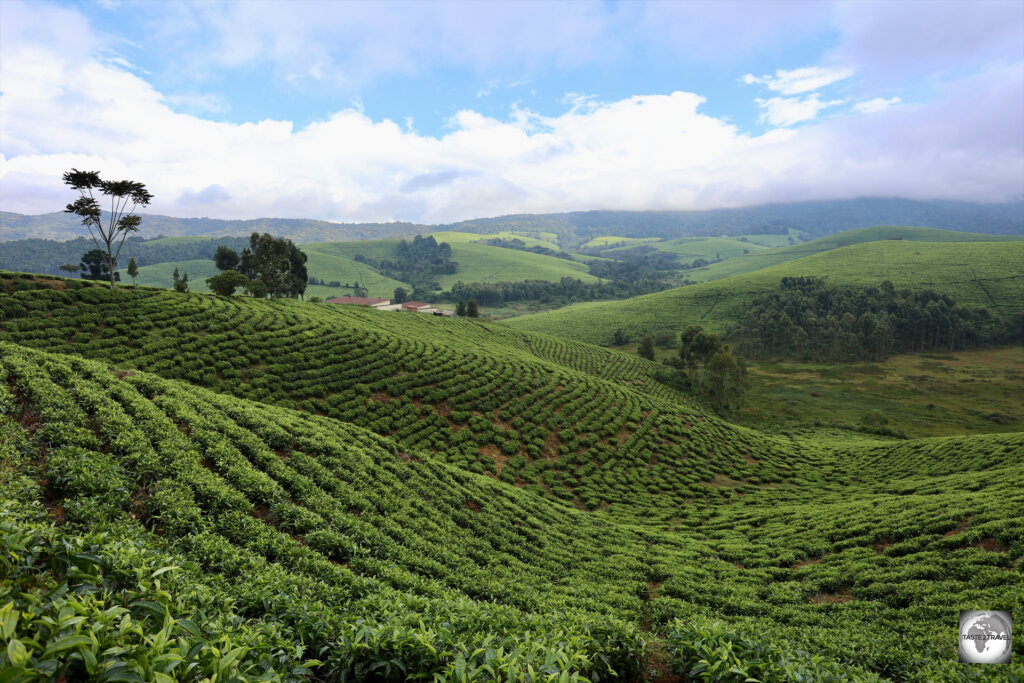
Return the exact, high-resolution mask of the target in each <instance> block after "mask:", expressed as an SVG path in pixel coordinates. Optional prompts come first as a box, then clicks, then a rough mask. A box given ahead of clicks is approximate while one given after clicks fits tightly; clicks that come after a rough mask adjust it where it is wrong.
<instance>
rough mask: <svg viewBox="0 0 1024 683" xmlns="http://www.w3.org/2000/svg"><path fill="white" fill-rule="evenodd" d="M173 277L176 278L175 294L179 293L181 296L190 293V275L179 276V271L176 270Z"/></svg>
mask: <svg viewBox="0 0 1024 683" xmlns="http://www.w3.org/2000/svg"><path fill="white" fill-rule="evenodd" d="M172 277H173V278H174V291H175V292H178V293H179V294H184V293H185V292H187V291H188V273H185V274H184V275H179V274H178V269H177V268H175V269H174V275H173V276H172Z"/></svg>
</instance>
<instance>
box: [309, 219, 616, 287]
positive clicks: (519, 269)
mask: <svg viewBox="0 0 1024 683" xmlns="http://www.w3.org/2000/svg"><path fill="white" fill-rule="evenodd" d="M487 237H488V236H485V235H477V234H472V233H434V238H435V239H437V240H438V241H439V242H448V243H449V244H450V245H451V247H452V260H454V261H456V262H457V263H458V264H459V268H458V271H457V272H456V273H455V274H453V275H441V276H438V278H437V281H438V283H439V284H440V285H441V288H442V289H449V288H450V287H451V286H452V285H453V284H455V283H456V282H459V281H462V282H501V281H516V280H547V281H549V282H557V281H558V280H560V279H562V278H563V277H574V278H578V279H580V280H583V281H584V282H597V281H598V278H596V277H594V276H593V275H590V274H589V273H588V272H587V271H588V269H587V266H586V264H584V263H579V262H577V261H569V260H566V259H560V258H555V257H554V256H545V255H543V254H534V253H530V252H526V251H517V250H515V249H505V248H503V247H492V246H487V245H483V244H474V243H473V242H474V241H475V240H480V239H485V238H487ZM524 241H525V242H527V243H530V240H527V239H524ZM397 243H398V241H397V240H365V241H361V242H324V243H318V244H310V245H304V246H303V250H305V251H306V253H307V254H310V258H311V259H312V258H313V257H312V254H313V253H316V254H320V255H330V256H336V257H341V258H345V259H349V260H352V259H354V257H355V255H356V254H362V255H363V256H366V257H367V258H370V259H373V260H380V259H384V258H392V257H393V252H394V247H395V245H396V244H397ZM537 243H540V242H539V241H538V242H537ZM552 247H553V245H552ZM554 248H557V247H554ZM359 265H360V266H362V264H359ZM362 267H364V268H365V266H362ZM328 272H333V271H328ZM310 274H311V275H316V277H323V278H324V279H326V280H337V279H341V281H342V282H344V281H345V280H344V279H343V278H337V277H332V276H329V275H321V274H318V273H315V272H314V270H313V269H312V268H310ZM391 289H392V290H393V289H394V287H392V288H391ZM381 296H383V294H382V295H381ZM388 296H390V293H389V294H388Z"/></svg>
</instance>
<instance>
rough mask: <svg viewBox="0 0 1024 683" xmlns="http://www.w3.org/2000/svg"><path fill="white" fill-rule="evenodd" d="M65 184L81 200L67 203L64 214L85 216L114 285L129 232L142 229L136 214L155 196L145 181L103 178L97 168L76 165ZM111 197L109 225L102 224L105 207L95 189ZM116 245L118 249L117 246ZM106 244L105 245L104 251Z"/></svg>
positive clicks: (86, 223) (65, 177)
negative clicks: (88, 168)
mask: <svg viewBox="0 0 1024 683" xmlns="http://www.w3.org/2000/svg"><path fill="white" fill-rule="evenodd" d="M63 180H64V184H65V185H67V186H69V187H70V188H71V189H73V190H75V191H77V192H78V195H79V196H78V199H76V200H75V202H74V203H73V204H68V205H67V208H66V209H64V211H65V213H73V214H75V215H76V216H79V217H80V218H81V219H82V224H83V225H84V226H85V227H86V228H88V229H89V236H90V237H92V240H93V242H94V243H95V244H96V248H97V249H99V250H100V251H101V252H104V253H103V256H104V258H105V259H106V261H107V271H108V272H109V274H110V287H111V289H113V288H114V273H115V272H116V271H117V257H118V255H119V254H120V253H121V247H122V246H124V241H125V239H127V237H128V235H130V234H131V233H133V232H138V231H139V223H141V222H142V217H141V216H137V215H136V214H135V210H136V209H137V208H138V207H140V206H147V205H148V204H149V202H150V200H152V199H153V195H152V194H150V192H149V191H148V190H147V189H146V186H145V185H143V184H142V183H138V182H135V181H133V180H102V179H101V178H100V174H99V173H98V172H97V171H79V170H78V169H77V168H73V169H71V170H70V171H68V172H67V173H65V174H64V176H63ZM94 190H95V191H96V192H97V193H99V194H101V195H103V196H104V197H110V211H109V213H108V219H107V225H106V226H104V225H103V209H102V208H100V202H99V200H98V199H97V198H96V195H95V193H94V192H93V191H94ZM115 245H116V248H115ZM103 247H106V250H105V251H104V249H103Z"/></svg>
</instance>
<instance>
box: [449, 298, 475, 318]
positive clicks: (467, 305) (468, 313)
mask: <svg viewBox="0 0 1024 683" xmlns="http://www.w3.org/2000/svg"><path fill="white" fill-rule="evenodd" d="M455 315H457V316H459V317H460V318H479V317H480V305H479V304H478V303H477V301H476V299H470V300H469V301H463V300H462V299H459V302H458V303H457V304H455Z"/></svg>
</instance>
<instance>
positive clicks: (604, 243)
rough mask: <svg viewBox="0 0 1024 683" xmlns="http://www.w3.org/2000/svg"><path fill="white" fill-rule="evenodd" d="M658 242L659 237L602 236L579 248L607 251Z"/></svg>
mask: <svg viewBox="0 0 1024 683" xmlns="http://www.w3.org/2000/svg"><path fill="white" fill-rule="evenodd" d="M660 241H661V238H660V237H619V236H617V235H602V236H601V237H595V238H593V239H592V240H589V241H587V242H586V243H584V244H581V245H580V246H581V247H582V248H583V249H600V248H604V249H608V248H612V247H625V246H630V245H636V244H644V243H648V242H660Z"/></svg>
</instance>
